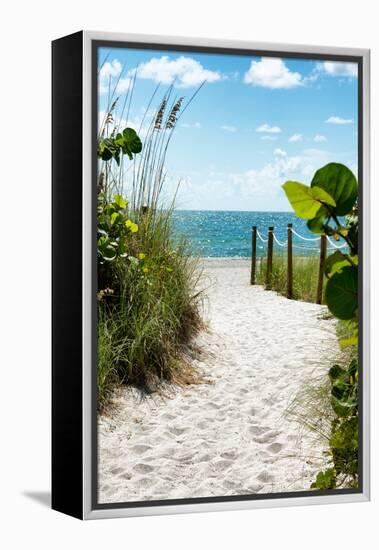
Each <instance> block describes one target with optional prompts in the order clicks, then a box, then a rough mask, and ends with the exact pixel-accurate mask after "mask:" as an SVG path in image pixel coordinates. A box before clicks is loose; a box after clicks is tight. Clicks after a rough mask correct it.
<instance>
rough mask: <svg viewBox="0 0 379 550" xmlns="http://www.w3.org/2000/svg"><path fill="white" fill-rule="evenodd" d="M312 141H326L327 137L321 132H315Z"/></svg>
mask: <svg viewBox="0 0 379 550" xmlns="http://www.w3.org/2000/svg"><path fill="white" fill-rule="evenodd" d="M313 141H316V142H317V143H321V142H322V141H328V140H327V138H326V137H325V136H323V135H321V134H316V135H315V137H314V138H313Z"/></svg>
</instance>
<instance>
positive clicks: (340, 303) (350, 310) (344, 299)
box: [325, 266, 358, 320]
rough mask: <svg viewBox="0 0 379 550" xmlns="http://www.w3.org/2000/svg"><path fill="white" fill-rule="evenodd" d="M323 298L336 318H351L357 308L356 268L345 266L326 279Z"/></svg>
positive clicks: (353, 316)
mask: <svg viewBox="0 0 379 550" xmlns="http://www.w3.org/2000/svg"><path fill="white" fill-rule="evenodd" d="M325 300H326V303H327V305H328V308H329V310H330V311H331V313H333V315H334V316H335V317H337V318H338V319H345V320H348V319H353V318H355V316H356V311H357V308H358V270H357V268H355V267H353V266H346V267H343V268H342V269H341V271H338V272H337V273H334V274H333V275H332V277H331V278H330V279H329V280H328V281H327V283H326V288H325Z"/></svg>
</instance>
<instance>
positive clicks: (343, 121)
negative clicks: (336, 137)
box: [325, 116, 354, 124]
mask: <svg viewBox="0 0 379 550" xmlns="http://www.w3.org/2000/svg"><path fill="white" fill-rule="evenodd" d="M325 122H326V123H327V124H353V122H354V120H353V119H352V118H341V117H339V116H330V117H329V118H328V119H327V120H325Z"/></svg>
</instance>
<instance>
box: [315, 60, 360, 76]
mask: <svg viewBox="0 0 379 550" xmlns="http://www.w3.org/2000/svg"><path fill="white" fill-rule="evenodd" d="M317 69H318V70H319V71H320V72H322V73H325V74H327V75H330V76H348V77H356V76H358V65H357V63H346V62H336V61H323V62H322V63H318V64H317Z"/></svg>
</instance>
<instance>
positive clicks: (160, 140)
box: [97, 87, 202, 408]
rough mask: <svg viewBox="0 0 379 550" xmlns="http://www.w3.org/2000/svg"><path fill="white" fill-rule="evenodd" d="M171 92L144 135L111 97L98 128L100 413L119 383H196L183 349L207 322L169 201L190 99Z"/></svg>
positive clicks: (146, 120)
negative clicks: (179, 131)
mask: <svg viewBox="0 0 379 550" xmlns="http://www.w3.org/2000/svg"><path fill="white" fill-rule="evenodd" d="M129 94H132V90H130V92H129ZM172 94H173V87H170V88H169V89H168V90H167V91H166V93H165V94H164V96H163V98H162V99H161V100H160V102H159V104H158V107H157V109H156V110H155V111H153V112H152V108H151V104H149V106H148V108H147V110H146V113H145V116H144V117H143V120H142V121H141V127H140V128H139V130H138V131H136V130H135V129H133V128H130V127H128V122H127V116H126V118H123V113H124V110H125V109H124V108H123V109H122V111H121V114H120V116H119V117H116V116H115V112H116V105H117V98H114V97H113V95H112V94H110V99H109V109H108V111H107V113H106V115H105V117H104V120H103V122H102V123H101V125H100V129H99V135H98V159H99V170H98V195H97V197H98V199H97V207H98V237H97V249H98V253H97V269H98V289H97V298H98V301H97V304H98V307H97V314H98V325H97V326H98V370H97V388H98V403H99V406H100V408H101V407H103V406H104V405H105V404H106V403H107V400H108V398H109V396H110V395H111V392H112V389H113V388H114V387H115V386H117V385H119V384H121V383H127V384H134V385H136V386H139V387H140V388H143V389H144V390H145V391H152V390H154V389H155V388H156V387H157V384H159V382H160V381H162V380H175V381H177V382H183V383H185V382H187V381H191V376H192V374H191V373H190V370H189V369H188V365H187V366H186V365H185V361H184V358H183V350H184V349H185V346H186V345H187V344H188V343H189V342H190V339H191V337H192V335H193V334H194V333H195V332H196V331H197V330H198V329H199V327H200V326H201V317H200V314H199V306H200V303H201V298H202V293H201V291H200V290H199V285H198V282H199V276H200V271H199V269H198V265H197V261H196V259H195V258H193V257H192V256H190V254H189V251H188V247H187V243H186V241H185V239H183V238H181V237H180V236H178V235H175V233H174V231H173V227H172V214H173V211H174V208H175V200H171V201H170V202H167V201H165V200H164V195H165V193H164V191H165V178H166V174H165V168H164V166H165V158H166V154H167V151H168V147H169V143H170V141H171V139H172V136H173V133H174V131H175V127H176V124H177V120H178V119H179V117H180V113H181V111H182V108H183V102H184V98H182V97H181V98H173V97H172ZM155 95H156V92H155V93H154V96H153V97H152V100H151V103H152V102H153V99H154V97H155ZM128 100H129V103H130V97H129V98H128V96H127V99H126V100H125V104H126V105H127V102H128ZM187 105H188V104H187ZM129 107H130V105H129ZM151 112H152V114H151ZM141 132H143V133H144V137H143V140H141V138H140V137H139V134H141Z"/></svg>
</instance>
